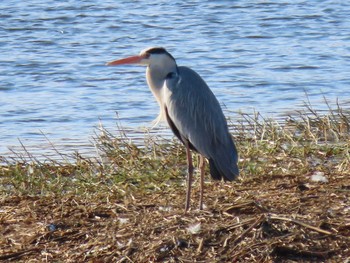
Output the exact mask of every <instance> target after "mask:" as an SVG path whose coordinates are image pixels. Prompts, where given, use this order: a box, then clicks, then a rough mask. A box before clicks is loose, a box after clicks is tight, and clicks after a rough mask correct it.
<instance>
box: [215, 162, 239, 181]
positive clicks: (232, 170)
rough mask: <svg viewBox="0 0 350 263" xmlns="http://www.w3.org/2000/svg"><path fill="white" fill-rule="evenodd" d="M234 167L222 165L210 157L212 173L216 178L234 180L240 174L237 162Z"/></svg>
mask: <svg viewBox="0 0 350 263" xmlns="http://www.w3.org/2000/svg"><path fill="white" fill-rule="evenodd" d="M231 166H232V167H229V166H227V167H221V169H220V164H218V163H216V162H215V161H214V160H213V159H209V168H210V175H211V177H212V178H213V179H214V180H221V179H224V180H225V181H233V180H234V179H236V177H237V176H238V175H239V170H238V166H237V164H236V163H234V164H233V165H231Z"/></svg>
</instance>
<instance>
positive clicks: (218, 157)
mask: <svg viewBox="0 0 350 263" xmlns="http://www.w3.org/2000/svg"><path fill="white" fill-rule="evenodd" d="M164 84H165V85H164V87H163V88H164V89H165V90H167V89H168V90H169V92H167V91H165V93H166V94H167V95H166V96H165V101H164V104H165V107H166V108H167V112H168V115H169V118H170V119H171V121H172V122H173V123H174V126H175V128H176V129H178V131H179V134H180V136H181V140H188V141H189V143H190V144H191V145H192V146H193V148H194V149H195V150H196V151H197V152H198V153H200V154H202V155H204V156H205V157H206V158H208V159H209V162H210V173H211V176H212V178H213V179H216V180H220V179H221V178H223V179H225V180H229V181H232V180H234V179H235V178H236V176H238V174H239V171H238V166H237V161H238V154H237V150H236V147H235V145H234V143H233V141H232V137H231V135H230V133H229V131H228V127H227V122H226V119H225V116H224V114H223V112H222V109H221V107H220V104H219V102H218V100H217V99H216V97H215V96H214V94H213V93H212V91H211V90H210V89H209V87H208V86H207V84H206V83H205V82H204V80H203V79H202V78H201V77H200V76H199V75H198V74H197V73H196V72H195V71H193V70H192V69H190V68H187V67H178V74H173V75H172V76H171V78H167V79H166V81H165V83H164ZM172 129H174V128H172ZM175 134H176V133H175Z"/></svg>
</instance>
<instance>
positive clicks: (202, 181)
mask: <svg viewBox="0 0 350 263" xmlns="http://www.w3.org/2000/svg"><path fill="white" fill-rule="evenodd" d="M199 158H200V159H199V169H200V171H201V178H200V196H199V210H203V188H204V168H205V160H204V157H203V155H201V154H200V156H199Z"/></svg>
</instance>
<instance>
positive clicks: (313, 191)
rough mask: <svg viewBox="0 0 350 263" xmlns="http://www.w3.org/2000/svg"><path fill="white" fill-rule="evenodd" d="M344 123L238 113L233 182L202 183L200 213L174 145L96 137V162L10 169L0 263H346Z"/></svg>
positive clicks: (1, 201)
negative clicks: (236, 173) (236, 175)
mask: <svg viewBox="0 0 350 263" xmlns="http://www.w3.org/2000/svg"><path fill="white" fill-rule="evenodd" d="M349 116H350V115H349V114H348V113H345V112H343V111H342V110H341V109H337V110H334V111H330V113H329V114H327V115H320V114H319V113H317V112H315V111H313V110H312V109H309V111H308V113H307V114H306V113H300V114H299V115H298V116H297V117H293V118H292V117H290V118H289V119H288V120H286V122H284V123H283V124H279V123H277V122H276V121H273V120H266V119H263V118H262V117H261V116H260V115H259V114H256V115H254V116H251V115H244V114H242V116H241V120H240V121H239V122H238V124H237V122H236V125H235V126H234V125H232V130H233V133H234V134H235V138H236V143H237V145H238V148H239V151H240V158H241V160H240V164H239V165H240V167H241V176H240V178H239V180H238V181H236V182H233V183H224V182H213V181H211V180H209V178H208V180H207V181H206V183H205V199H204V203H205V209H204V210H203V211H199V210H198V209H197V207H198V200H199V198H198V187H197V184H196V183H197V182H195V187H194V194H193V197H192V204H191V208H192V209H191V210H190V211H189V212H188V213H186V214H185V213H184V199H185V187H184V182H185V175H186V174H185V171H186V161H185V160H186V158H185V153H184V149H183V147H182V146H181V145H179V144H178V143H176V142H175V141H174V142H173V141H166V140H163V141H161V142H160V141H152V140H148V141H147V142H146V143H145V145H143V146H137V145H135V144H133V143H132V142H131V141H130V140H129V139H128V138H127V136H126V135H125V134H123V133H122V134H120V135H119V136H117V137H114V136H112V135H111V134H110V133H109V132H108V131H103V134H102V135H101V136H100V138H98V142H99V148H100V151H101V156H100V158H98V159H96V160H88V159H84V158H82V157H81V156H77V158H76V160H75V162H73V163H68V162H65V163H63V164H62V163H59V162H54V161H47V162H39V161H38V160H33V159H32V160H31V161H24V160H20V161H17V162H8V163H7V164H6V165H4V166H2V167H1V168H0V173H1V177H0V181H1V184H0V191H1V198H0V205H1V206H0V231H1V233H0V261H1V260H2V261H9V262H11V261H12V262H164V261H165V262H349V260H350V246H349V244H350V201H349V197H350V179H349V174H350V172H349V171H350V155H349V150H350V135H349V131H350V128H349V127H350V126H349V125H350V121H349ZM317 176H318V178H321V180H325V181H324V182H322V181H315V180H312V178H314V177H317Z"/></svg>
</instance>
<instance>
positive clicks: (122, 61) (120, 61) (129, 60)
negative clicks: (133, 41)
mask: <svg viewBox="0 0 350 263" xmlns="http://www.w3.org/2000/svg"><path fill="white" fill-rule="evenodd" d="M143 58H144V57H143V56H132V57H128V58H123V59H118V60H114V61H111V62H108V63H107V64H106V65H107V66H117V65H123V64H138V63H140V62H141V60H142V59H143Z"/></svg>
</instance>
